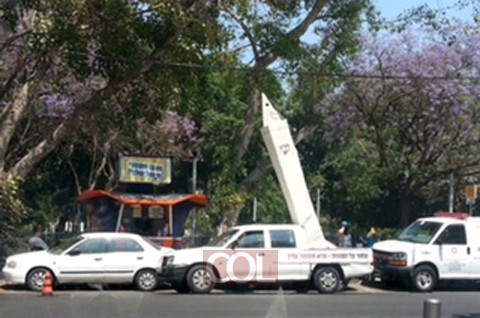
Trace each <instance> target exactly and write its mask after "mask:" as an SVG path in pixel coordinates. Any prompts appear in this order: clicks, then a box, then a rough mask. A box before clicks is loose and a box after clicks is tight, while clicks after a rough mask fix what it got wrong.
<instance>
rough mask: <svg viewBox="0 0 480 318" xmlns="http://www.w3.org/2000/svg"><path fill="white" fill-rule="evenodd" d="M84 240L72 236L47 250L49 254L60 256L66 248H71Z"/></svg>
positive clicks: (80, 237)
mask: <svg viewBox="0 0 480 318" xmlns="http://www.w3.org/2000/svg"><path fill="white" fill-rule="evenodd" d="M83 239H84V238H83V237H82V236H72V237H68V238H65V239H63V240H62V241H61V242H60V244H58V245H56V246H54V247H53V248H52V249H50V250H48V251H49V252H50V253H53V254H61V253H62V252H63V251H65V250H66V249H67V248H69V247H70V246H73V245H75V244H77V243H78V242H80V241H81V240H83Z"/></svg>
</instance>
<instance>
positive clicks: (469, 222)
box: [373, 212, 480, 292]
mask: <svg viewBox="0 0 480 318" xmlns="http://www.w3.org/2000/svg"><path fill="white" fill-rule="evenodd" d="M479 233H480V217H471V216H470V215H469V214H467V213H461V212H456V213H448V212H437V213H435V215H434V216H433V217H426V218H420V219H418V220H416V221H415V222H413V223H412V224H410V225H409V226H408V227H407V228H406V229H405V230H404V231H403V232H402V233H401V234H400V235H399V237H398V238H397V239H394V240H388V241H382V242H378V243H376V244H375V245H374V246H373V253H374V266H375V273H376V274H377V275H379V276H380V277H381V280H382V282H384V283H387V284H388V283H391V282H394V281H400V282H402V283H407V284H410V283H411V284H412V286H413V287H414V289H416V290H418V291H421V292H427V291H431V290H432V289H434V288H435V286H436V285H437V283H438V281H441V280H478V279H480V236H479V235H478V234H479Z"/></svg>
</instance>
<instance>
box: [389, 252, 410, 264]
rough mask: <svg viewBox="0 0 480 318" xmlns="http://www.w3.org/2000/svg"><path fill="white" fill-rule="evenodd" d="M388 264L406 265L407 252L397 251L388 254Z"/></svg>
mask: <svg viewBox="0 0 480 318" xmlns="http://www.w3.org/2000/svg"><path fill="white" fill-rule="evenodd" d="M388 265H391V266H407V253H403V252H399V253H393V254H391V255H389V256H388Z"/></svg>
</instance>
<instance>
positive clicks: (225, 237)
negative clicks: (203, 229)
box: [208, 229, 238, 247]
mask: <svg viewBox="0 0 480 318" xmlns="http://www.w3.org/2000/svg"><path fill="white" fill-rule="evenodd" d="M237 232H238V230H237V229H231V230H228V231H227V232H225V233H223V234H222V235H220V236H217V237H215V238H213V239H211V240H210V242H208V246H218V247H221V246H224V245H225V244H227V242H228V241H229V240H230V239H231V238H232V237H233V236H234V235H235V234H236V233H237Z"/></svg>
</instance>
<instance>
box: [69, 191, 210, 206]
mask: <svg viewBox="0 0 480 318" xmlns="http://www.w3.org/2000/svg"><path fill="white" fill-rule="evenodd" d="M100 197H107V198H110V199H113V200H116V201H118V202H120V203H122V204H125V205H141V206H154V205H161V206H173V205H177V204H180V203H184V202H191V203H194V204H197V205H199V206H201V207H205V206H206V205H207V201H208V200H207V197H206V196H205V195H203V194H165V195H156V194H131V193H115V192H109V191H105V190H90V191H85V192H83V193H82V194H81V195H80V196H79V197H78V199H77V202H79V203H81V202H83V201H86V200H91V199H96V198H100Z"/></svg>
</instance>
